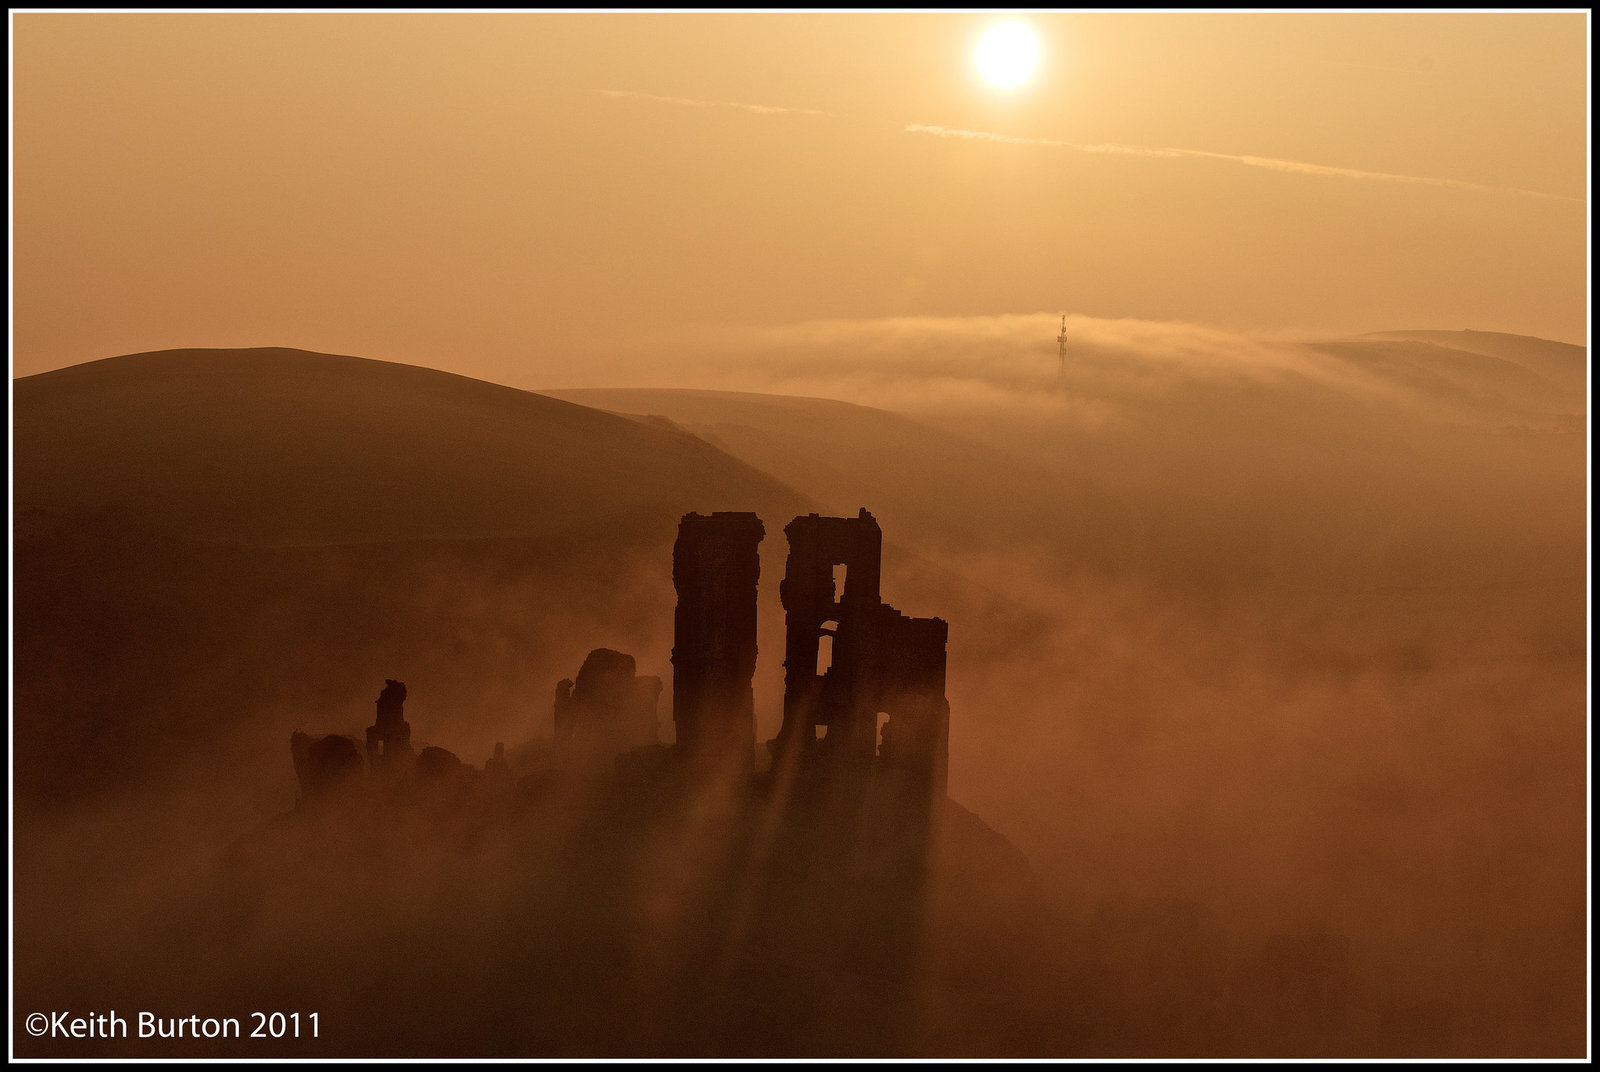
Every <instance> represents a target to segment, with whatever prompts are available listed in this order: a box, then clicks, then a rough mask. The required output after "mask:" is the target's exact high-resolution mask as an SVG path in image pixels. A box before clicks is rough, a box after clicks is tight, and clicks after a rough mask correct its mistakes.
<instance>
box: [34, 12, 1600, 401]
mask: <svg viewBox="0 0 1600 1072" xmlns="http://www.w3.org/2000/svg"><path fill="white" fill-rule="evenodd" d="M1020 17H1021V18H1022V20H1023V21H1024V22H1025V23H1027V24H1028V26H1029V27H1030V28H1031V30H1032V31H1033V32H1034V34H1035V35H1036V36H1037V39H1038V41H1039V44H1040V57H1039V61H1038V68H1037V70H1036V72H1035V74H1034V76H1033V77H1032V78H1031V79H1030V80H1028V81H1026V82H1024V83H1023V84H1022V85H1020V86H1018V87H1015V88H1011V89H1004V88H1000V87H996V86H993V85H990V84H988V83H986V82H985V81H984V80H983V79H982V78H981V77H980V75H979V73H978V71H977V68H976V66H975V64H974V61H973V56H974V50H975V47H976V44H977V41H978V39H979V37H980V36H981V34H982V33H983V32H984V31H985V30H986V29H988V28H989V27H991V26H992V25H993V24H994V23H995V22H996V21H998V20H999V16H996V15H993V14H990V13H927V14H893V13H882V14H871V13H844V14H840V13H818V14H798V13H796V14H516V13H486V14H470V15H457V14H415V13H412V14H387V15H369V14H293V15H291V14H275V13H263V14H198V15H197V14H186V13H178V14H142V13H139V14H122V13H111V14H80V13H26V12H25V13H20V14H18V13H13V15H12V18H11V30H12V69H11V74H12V86H11V88H12V206H11V207H12V213H13V216H12V221H13V232H12V250H11V253H12V268H13V284H12V303H13V304H12V314H13V315H12V325H13V327H12V344H13V345H12V375H13V376H25V375H31V374H33V373H37V372H41V371H45V370H48V369H52V368H58V367H62V366H66V365H72V364H77V363H80V362H84V361H90V360H96V359H99V358H104V357H110V356H114V355H118V354H123V353H133V352H139V351H145V350H156V349H165V348H172V347H191V346H294V347H302V348H305V349H311V350H320V351H326V352H333V353H345V354H353V355H357V356H362V357H372V358H381V359H386V360H393V361H401V362H406V363H411V364H420V365H427V366H431V367H435V368H442V369H446V370H448V371H452V372H459V373H462V374H465V375H471V376H477V377H481V378H484V379H490V380H494V381H496V382H501V383H509V384H513V385H515V386H524V387H539V386H551V387H554V386H582V385H584V384H585V383H587V382H589V381H590V380H592V379H594V378H595V377H594V376H592V375H590V373H589V371H588V370H590V369H601V368H604V369H607V370H610V371H608V373H607V375H606V377H605V379H606V382H608V383H616V382H621V381H622V380H627V381H628V382H635V383H638V384H640V385H650V386H669V385H684V386H709V384H704V383H691V382H687V381H685V380H684V378H683V376H682V375H680V374H679V373H678V372H677V371H675V369H676V365H675V362H676V357H675V355H681V354H684V353H689V352H692V351H693V350H694V349H695V347H696V346H697V344H698V341H699V340H702V339H705V340H713V339H717V340H720V339H726V338H727V337H728V333H729V332H734V333H738V332H741V331H763V330H782V329H784V328H786V327H794V326H797V325H800V326H803V325H806V324H810V323H817V322H828V323H838V322H846V323H848V322H861V323H863V324H871V323H873V322H877V321H883V320H893V319H896V318H942V319H943V320H960V319H961V318H994V317H1015V316H1038V315H1039V314H1049V315H1051V316H1055V315H1060V314H1067V315H1069V316H1072V317H1074V318H1080V317H1082V318H1091V319H1107V320H1135V321H1152V322H1183V323H1189V324H1200V325H1206V326H1209V327H1214V328H1217V329H1221V330H1225V331H1230V332H1239V333H1245V334H1265V335H1272V336H1277V337H1282V336H1284V335H1288V336H1297V335H1306V336H1328V335H1343V334H1359V333H1365V332H1377V331H1390V330H1406V329H1423V328H1445V329H1459V328H1474V329H1477V330H1488V331H1505V332H1513V333H1520V334H1528V335H1536V336H1540V337H1543V338H1549V339H1556V340H1561V341H1566V342H1575V343H1582V342H1585V341H1586V339H1587V334H1588V303H1587V297H1586V295H1587V290H1588V287H1587V271H1588V250H1587V233H1588V202H1587V190H1588V140H1587V139H1588V111H1587V109H1588V89H1589V86H1588V58H1587V33H1588V16H1587V14H1585V13H1577V12H1569V13H1561V12H1557V13H1542V14H1493V13H1479V12H1466V13H1444V14H1439V13H1424V14H1365V13H1364V14H1349V13H1343V14H1338V13H1335V14H1295V13H1286V14H1254V13H1237V14H1221V13H1212V14H1207V13H1178V14H1173V13H1167V14H1145V13H1120V14H1081V13H1039V12H1028V13H1024V14H1023V15H1021V16H1020ZM1042 322H1043V321H1041V323H1042ZM1040 346H1041V347H1043V348H1045V349H1046V350H1050V351H1053V348H1054V340H1053V338H1052V337H1049V336H1048V335H1047V336H1043V337H1041V340H1040ZM618 369H623V370H625V371H624V372H623V373H617V372H616V370H618Z"/></svg>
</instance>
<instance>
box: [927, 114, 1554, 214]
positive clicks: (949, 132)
mask: <svg viewBox="0 0 1600 1072" xmlns="http://www.w3.org/2000/svg"><path fill="white" fill-rule="evenodd" d="M905 130H906V132H907V133H909V134H932V135H934V136H935V137H940V138H964V139H967V140H971V141H999V142H1006V143H1008V144H1012V145H1042V146H1046V147H1049V148H1052V149H1070V150H1072V151H1073V152H1077V153H1119V154H1122V155H1124V156H1161V157H1169V158H1170V157H1182V156H1188V157H1201V158H1205V159H1210V160H1226V161H1229V162H1230V163H1234V164H1243V165H1244V166H1245V167H1256V168H1265V169H1267V170H1268V171H1283V172H1288V173H1290V174H1295V175H1329V176H1332V177H1334V178H1340V179H1365V180H1367V181H1370V182H1403V183H1410V184H1412V185H1414V186H1434V187H1440V188H1443V189H1448V190H1470V191H1472V192H1474V193H1484V194H1510V195H1512V196H1515V197H1537V198H1543V199H1545V200H1548V201H1576V202H1579V203H1582V201H1583V199H1582V198H1581V197H1568V196H1567V195H1565V194H1552V193H1546V192H1545V191H1543V190H1524V189H1522V188H1520V187H1516V186H1486V185H1484V184H1482V183H1477V182H1464V181H1462V180H1460V179H1435V178H1428V177H1426V176H1421V175H1394V174H1391V173H1389V172H1386V171H1362V170H1360V169H1359V168H1342V167H1330V166H1328V165H1326V164H1308V163H1306V162H1304V161H1301V160H1277V159H1274V158H1272V157H1269V156H1236V155H1234V154H1232V153H1211V152H1206V151H1204V150H1202V149H1157V148H1151V147H1149V146H1145V145H1080V144H1077V143H1075V142H1070V141H1057V140H1056V139H1054V138H1019V137H1014V136H1012V135H1010V134H995V133H993V132H991V131H987V130H960V129H957V128H955V127H941V126H932V125H929V124H926V123H913V124H911V125H910V126H907V127H906V128H905Z"/></svg>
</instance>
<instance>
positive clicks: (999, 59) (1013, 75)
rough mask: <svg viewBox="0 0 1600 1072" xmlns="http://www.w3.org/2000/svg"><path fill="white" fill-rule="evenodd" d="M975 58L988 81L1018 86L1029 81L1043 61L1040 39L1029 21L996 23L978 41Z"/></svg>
mask: <svg viewBox="0 0 1600 1072" xmlns="http://www.w3.org/2000/svg"><path fill="white" fill-rule="evenodd" d="M974 58H975V60H976V61H977V64H978V73H979V74H981V75H983V78H984V81H986V82H988V83H989V84H990V85H993V86H999V87H1000V88H1002V89H1014V88H1016V87H1017V86H1020V85H1021V84H1022V83H1024V82H1026V81H1027V80H1028V79H1029V78H1030V77H1031V76H1032V75H1033V69H1034V68H1035V67H1037V66H1038V65H1039V39H1038V38H1037V37H1035V36H1034V33H1033V31H1032V30H1030V29H1029V28H1028V26H1027V24H1025V23H1021V22H1016V21H1011V22H1001V23H996V24H995V25H994V26H992V27H990V28H989V30H988V31H987V32H985V33H984V35H983V37H982V39H981V40H979V41H978V51H977V54H976V56H975V57H974Z"/></svg>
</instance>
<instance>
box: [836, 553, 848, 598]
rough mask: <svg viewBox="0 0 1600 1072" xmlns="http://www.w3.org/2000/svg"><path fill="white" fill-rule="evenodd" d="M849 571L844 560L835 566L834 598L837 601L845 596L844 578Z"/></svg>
mask: <svg viewBox="0 0 1600 1072" xmlns="http://www.w3.org/2000/svg"><path fill="white" fill-rule="evenodd" d="M848 572H849V567H847V566H846V565H845V564H844V563H843V562H841V563H839V564H838V565H837V566H835V567H833V598H834V601H835V602H838V601H839V600H841V599H843V598H844V578H845V574H846V573H848Z"/></svg>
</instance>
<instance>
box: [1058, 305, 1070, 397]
mask: <svg viewBox="0 0 1600 1072" xmlns="http://www.w3.org/2000/svg"><path fill="white" fill-rule="evenodd" d="M1056 358H1057V360H1058V362H1059V366H1060V367H1059V368H1058V370H1057V371H1056V386H1058V387H1065V386H1066V385H1067V314H1066V313H1062V314H1061V334H1060V335H1057V336H1056Z"/></svg>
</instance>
